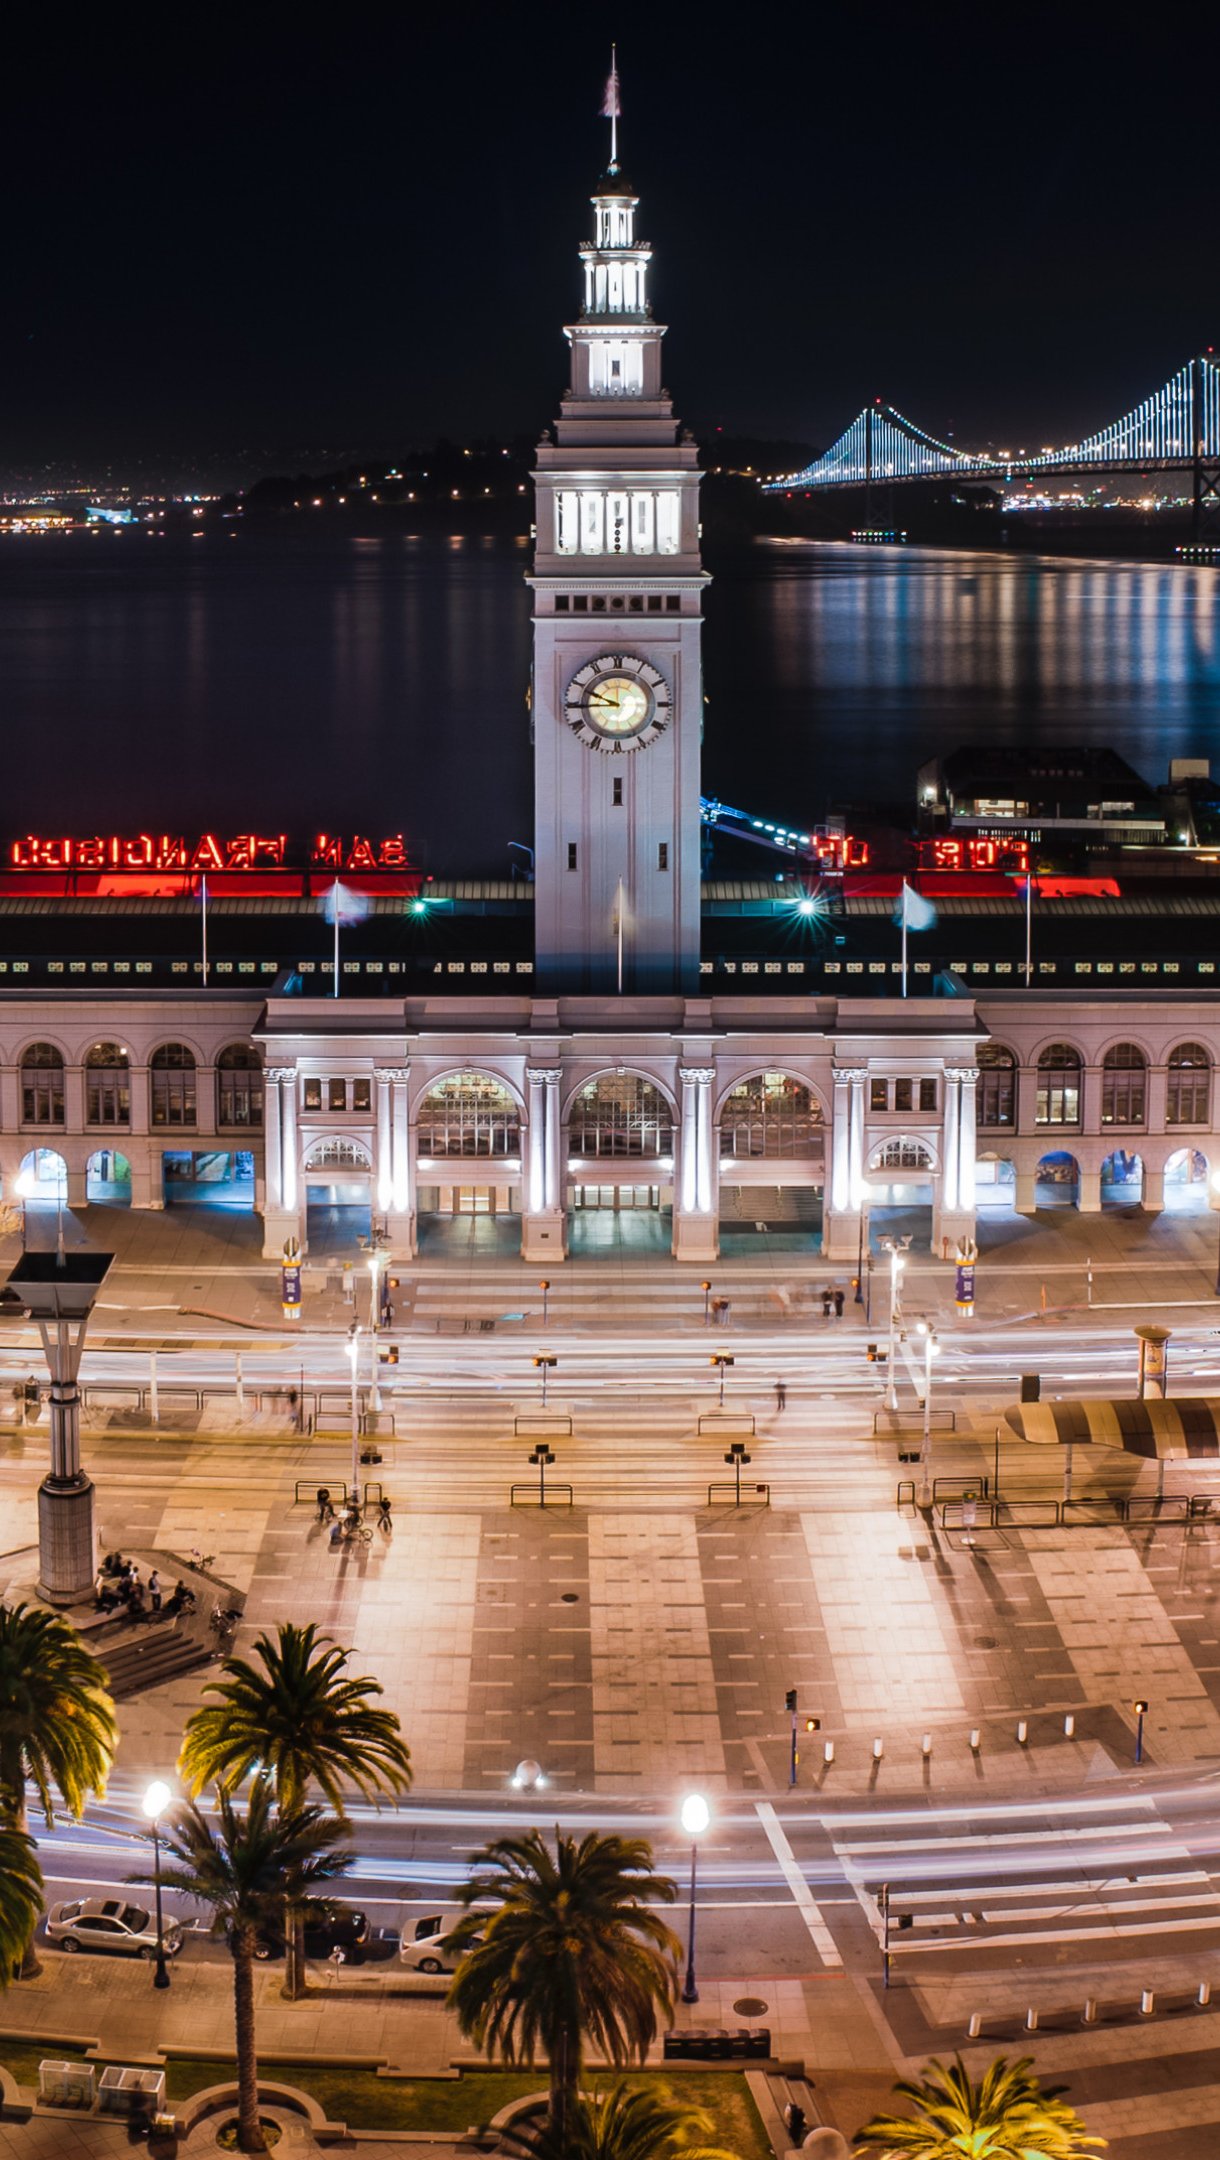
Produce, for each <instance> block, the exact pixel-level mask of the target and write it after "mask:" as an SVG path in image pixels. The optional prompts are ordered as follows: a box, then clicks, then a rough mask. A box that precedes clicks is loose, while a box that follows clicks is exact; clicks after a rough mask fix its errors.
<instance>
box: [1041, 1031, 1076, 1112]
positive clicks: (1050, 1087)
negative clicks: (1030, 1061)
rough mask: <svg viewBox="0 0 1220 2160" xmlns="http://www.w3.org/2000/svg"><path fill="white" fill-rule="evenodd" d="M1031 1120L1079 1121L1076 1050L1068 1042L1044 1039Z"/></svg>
mask: <svg viewBox="0 0 1220 2160" xmlns="http://www.w3.org/2000/svg"><path fill="white" fill-rule="evenodd" d="M1034 1123H1035V1124H1036V1125H1079V1123H1080V1052H1079V1050H1074V1049H1073V1048H1072V1045H1071V1043H1061V1042H1059V1043H1048V1045H1047V1047H1046V1049H1045V1050H1043V1051H1042V1053H1041V1055H1040V1056H1039V1059H1038V1093H1037V1098H1036V1102H1035V1107H1034Z"/></svg>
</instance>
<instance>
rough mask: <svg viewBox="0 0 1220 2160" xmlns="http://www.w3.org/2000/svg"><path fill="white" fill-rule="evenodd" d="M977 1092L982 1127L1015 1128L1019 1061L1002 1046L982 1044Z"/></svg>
mask: <svg viewBox="0 0 1220 2160" xmlns="http://www.w3.org/2000/svg"><path fill="white" fill-rule="evenodd" d="M978 1068H979V1078H978V1092H977V1095H976V1097H975V1102H976V1106H977V1113H976V1114H977V1118H978V1122H979V1124H980V1125H981V1126H988V1127H995V1126H997V1125H1014V1124H1015V1123H1016V1117H1017V1061H1016V1059H1015V1057H1014V1056H1013V1054H1012V1051H1011V1050H1006V1049H1005V1048H1004V1046H1003V1044H1002V1043H980V1045H979V1054H978Z"/></svg>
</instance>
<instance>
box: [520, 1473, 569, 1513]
mask: <svg viewBox="0 0 1220 2160" xmlns="http://www.w3.org/2000/svg"><path fill="white" fill-rule="evenodd" d="M519 1492H523V1493H528V1494H529V1505H531V1506H533V1507H544V1508H545V1507H549V1506H550V1504H551V1495H552V1494H553V1493H566V1494H567V1496H568V1497H567V1503H566V1504H567V1506H568V1507H569V1508H571V1507H574V1506H575V1504H576V1503H575V1500H574V1498H573V1494H572V1488H571V1486H570V1485H561V1484H554V1485H551V1484H548V1486H547V1488H546V1491H545V1493H544V1494H543V1495H542V1497H541V1499H540V1498H539V1496H538V1487H537V1486H536V1485H535V1483H534V1481H533V1479H532V1478H531V1480H530V1482H529V1484H528V1485H527V1484H526V1483H525V1482H524V1481H522V1483H521V1484H520V1485H510V1486H509V1488H508V1504H509V1506H510V1507H521V1506H523V1505H525V1503H524V1502H522V1501H520V1500H518V1498H517V1494H518V1493H519Z"/></svg>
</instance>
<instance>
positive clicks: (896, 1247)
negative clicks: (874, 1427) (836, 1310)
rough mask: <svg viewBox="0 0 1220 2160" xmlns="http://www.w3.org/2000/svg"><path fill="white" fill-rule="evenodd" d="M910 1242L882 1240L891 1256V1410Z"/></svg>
mask: <svg viewBox="0 0 1220 2160" xmlns="http://www.w3.org/2000/svg"><path fill="white" fill-rule="evenodd" d="M910 1242H911V1240H910V1237H909V1236H908V1237H883V1238H882V1240H881V1250H882V1252H887V1253H888V1254H889V1256H890V1349H889V1361H888V1362H889V1386H888V1388H887V1390H886V1407H887V1408H888V1409H890V1410H896V1409H897V1408H898V1364H897V1349H898V1318H899V1314H900V1312H901V1310H902V1303H901V1296H900V1277H901V1275H902V1271H903V1269H904V1267H905V1266H906V1257H905V1255H906V1249H907V1246H908V1245H909V1244H910Z"/></svg>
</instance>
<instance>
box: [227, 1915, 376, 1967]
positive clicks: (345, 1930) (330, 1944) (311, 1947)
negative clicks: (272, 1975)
mask: <svg viewBox="0 0 1220 2160" xmlns="http://www.w3.org/2000/svg"><path fill="white" fill-rule="evenodd" d="M371 1935H372V1929H371V1927H370V1926H369V1916H368V1914H367V1913H366V1912H358V1911H357V1910H356V1908H355V1907H354V1906H352V1905H340V1904H334V1905H332V1906H331V1909H330V1915H329V1917H328V1918H326V1919H321V1918H315V1919H311V1920H307V1921H306V1923H305V1955H306V1957H307V1958H328V1957H330V1956H332V1955H333V1953H334V1952H335V1951H336V1950H341V1951H342V1952H343V1955H344V1957H345V1958H346V1959H347V1961H348V1963H349V1964H351V1965H358V1964H359V1963H360V1961H361V1958H362V1957H363V1956H364V1952H365V1950H366V1948H367V1946H368V1943H369V1940H370V1937H371ZM286 1948H287V1945H286V1943H285V1940H284V1937H283V1935H281V1934H278V1933H276V1934H267V1935H263V1936H261V1937H260V1939H259V1942H258V1946H257V1948H256V1950H255V1952H254V1955H255V1957H257V1958H264V1959H266V1958H277V1957H283V1955H284V1951H285V1949H286Z"/></svg>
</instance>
